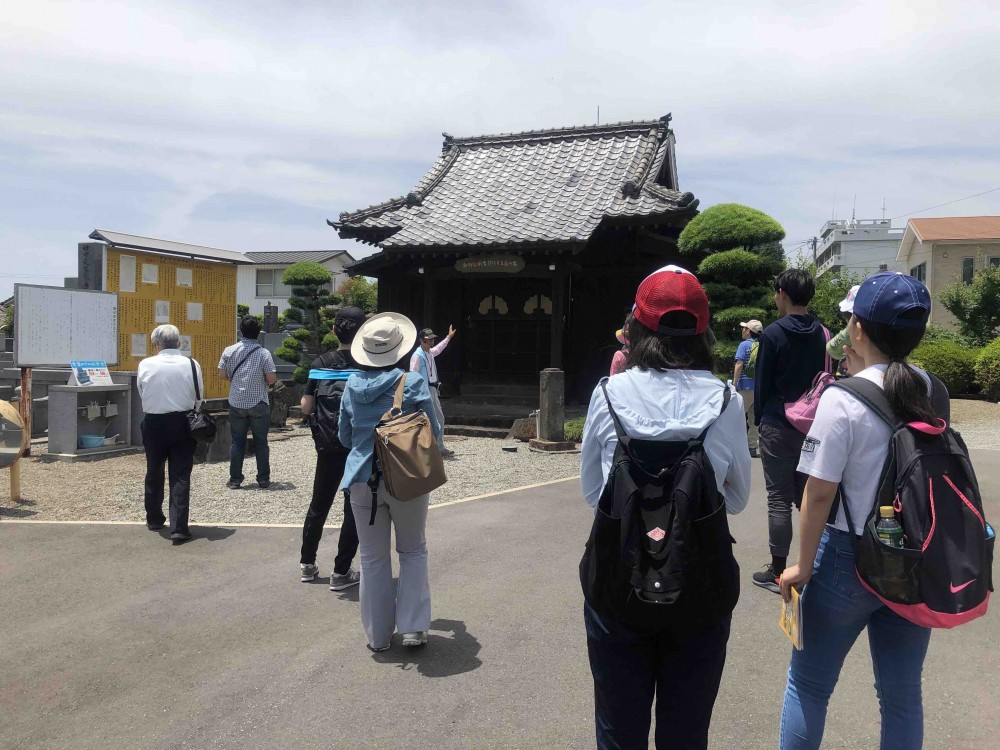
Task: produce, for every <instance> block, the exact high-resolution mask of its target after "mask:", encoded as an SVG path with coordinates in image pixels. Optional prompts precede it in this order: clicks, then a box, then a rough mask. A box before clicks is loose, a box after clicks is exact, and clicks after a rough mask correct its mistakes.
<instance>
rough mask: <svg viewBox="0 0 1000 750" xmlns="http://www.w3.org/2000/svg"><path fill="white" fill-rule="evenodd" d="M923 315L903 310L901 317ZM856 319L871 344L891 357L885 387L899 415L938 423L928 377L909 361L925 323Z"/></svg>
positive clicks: (883, 387) (910, 420)
mask: <svg viewBox="0 0 1000 750" xmlns="http://www.w3.org/2000/svg"><path fill="white" fill-rule="evenodd" d="M922 315H923V313H922V312H921V311H919V310H914V311H912V315H911V316H908V315H907V313H903V315H902V316H901V317H904V318H906V317H912V318H919V317H921V316H922ZM854 319H855V320H857V321H858V323H860V324H861V330H862V331H864V333H865V336H867V337H868V338H869V339H870V340H871V342H872V345H873V346H874V347H875V348H876V349H878V350H879V351H880V352H882V353H883V354H884V355H886V356H887V357H888V358H889V367H888V368H887V369H886V371H885V379H884V380H883V381H882V390H883V391H885V397H886V398H887V399H888V400H889V404H890V405H891V406H892V410H893V412H895V414H896V416H897V417H899V418H900V419H901V420H903V421H904V422H926V423H927V424H935V423H936V421H937V414H935V413H934V407H933V406H931V400H930V397H929V396H928V395H927V381H926V380H924V379H923V377H922V376H921V375H920V374H919V373H918V372H917V371H916V370H914V369H913V367H911V366H910V365H909V364H908V363H907V361H906V358H907V357H908V356H909V355H910V352H912V351H913V350H914V349H916V348H917V344H919V343H920V340H921V339H922V338H923V337H924V331H925V330H926V326H919V327H917V328H892V327H891V326H887V325H885V324H883V323H873V322H871V321H870V320H865V319H864V318H859V317H857V316H855V317H854Z"/></svg>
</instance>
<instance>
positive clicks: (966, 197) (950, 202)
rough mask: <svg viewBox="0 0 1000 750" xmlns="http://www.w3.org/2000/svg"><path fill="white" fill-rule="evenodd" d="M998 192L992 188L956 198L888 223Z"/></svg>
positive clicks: (897, 217)
mask: <svg viewBox="0 0 1000 750" xmlns="http://www.w3.org/2000/svg"><path fill="white" fill-rule="evenodd" d="M998 190H1000V187H995V188H992V189H991V190H984V191H983V192H981V193H976V194H975V195H967V196H965V197H964V198H956V199H955V200H953V201H948V202H947V203H938V204H937V205H936V206H928V207H927V208H921V209H920V210H919V211H910V213H908V214H900V215H899V216H893V217H892V218H891V219H889V221H895V220H896V219H902V218H903V217H904V216H913V214H922V213H923V212H924V211H930V210H931V209H934V208H941V207H942V206H950V205H951V204H952V203H961V202H962V201H967V200H969V199H970V198H978V197H979V196H980V195H986V194H988V193H995V192H996V191H998Z"/></svg>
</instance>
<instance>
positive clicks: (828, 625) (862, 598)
mask: <svg viewBox="0 0 1000 750" xmlns="http://www.w3.org/2000/svg"><path fill="white" fill-rule="evenodd" d="M866 627H867V628H868V642H869V645H870V646H871V654H872V669H873V671H874V673H875V692H876V693H877V695H878V700H879V710H880V712H881V714H882V736H881V744H880V747H881V748H883V750H886V749H887V748H893V749H894V750H911V749H919V748H920V747H921V746H922V744H923V740H924V708H923V700H922V697H921V693H920V675H921V672H922V671H923V668H924V657H925V656H926V655H927V646H928V644H929V643H930V639H931V631H930V629H929V628H922V627H919V626H918V625H914V624H913V623H912V622H910V621H909V620H904V619H903V618H902V617H900V616H899V615H897V614H895V613H894V612H892V611H891V610H890V609H889V608H888V607H886V606H885V605H883V604H882V602H881V601H880V600H879V599H878V598H876V596H875V595H874V594H872V593H870V592H869V591H868V590H867V589H865V588H864V586H862V585H861V582H860V581H859V580H858V576H857V573H856V572H855V569H854V547H853V542H852V538H851V535H850V534H848V533H847V532H845V531H838V530H837V529H833V528H831V527H829V526H828V527H827V528H826V530H825V531H824V532H823V539H822V541H821V542H820V545H819V552H818V553H817V555H816V563H815V565H814V566H813V577H812V579H810V581H809V583H808V584H806V587H805V589H804V590H803V592H802V628H803V636H804V643H803V645H804V648H803V650H802V651H793V652H792V664H791V666H790V667H789V668H788V686H787V687H786V688H785V704H784V706H783V708H782V711H781V750H807V749H811V748H818V747H819V746H820V742H821V741H822V740H823V728H824V725H825V724H826V709H827V705H828V704H829V702H830V696H831V695H832V694H833V688H834V686H835V685H836V684H837V678H838V677H839V676H840V669H841V667H842V666H843V665H844V659H845V658H847V653H848V652H849V651H850V650H851V647H852V646H853V645H854V641H856V640H857V638H858V636H859V635H861V631H862V630H864V629H865V628H866ZM850 720H851V718H850V717H845V721H850Z"/></svg>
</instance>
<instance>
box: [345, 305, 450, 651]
mask: <svg viewBox="0 0 1000 750" xmlns="http://www.w3.org/2000/svg"><path fill="white" fill-rule="evenodd" d="M416 340H417V329H416V327H415V326H414V325H413V323H412V322H410V320H409V318H407V317H406V316H405V315H399V314H398V313H388V312H387V313H381V314H379V315H375V316H373V317H371V318H369V319H368V320H367V321H365V323H364V324H363V325H362V326H361V328H360V329H359V330H358V332H357V334H356V335H355V337H354V341H353V342H352V343H351V356H352V357H353V358H354V361H355V362H357V363H358V366H359V367H360V369H361V372H360V373H359V374H357V375H352V376H351V377H350V379H349V380H348V381H347V388H346V389H345V391H344V396H343V400H342V401H341V406H340V425H339V428H340V442H341V443H343V444H344V445H346V446H349V447H350V449H351V452H350V454H349V455H348V457H347V464H346V466H345V468H344V478H343V480H342V481H341V483H340V488H341V489H343V490H350V493H351V506H352V509H353V510H354V517H355V518H358V519H362V518H369V517H371V516H372V491H371V488H370V487H369V486H368V479H369V478H370V477H371V474H372V455H373V453H374V449H375V425H376V424H377V423H378V422H379V420H380V419H381V418H382V415H383V414H385V413H386V412H387V411H389V409H390V408H391V407H392V400H393V395H394V392H395V389H396V386H397V385H398V383H399V379H400V378H402V377H405V378H406V384H405V386H404V390H403V413H404V414H408V413H412V412H414V411H416V410H417V409H421V410H423V411H424V412H425V413H426V414H427V417H428V419H429V420H430V422H431V426H432V427H433V428H434V434H435V436H437V435H439V434H440V432H441V425H440V423H439V422H438V419H437V417H436V416H435V413H434V405H433V402H432V401H431V394H430V390H429V389H428V386H427V381H426V380H425V379H424V377H423V376H422V375H420V373H416V372H409V373H408V372H405V371H404V370H403V369H401V368H399V367H397V366H396V365H397V363H398V362H399V361H400V360H401V359H402V358H403V357H405V356H406V355H408V354H409V353H410V350H412V349H413V345H414V343H415V342H416ZM429 502H430V495H422V496H420V497H416V498H413V499H412V500H408V501H407V502H405V503H404V502H400V501H399V500H397V499H396V498H394V497H393V496H392V495H390V494H389V492H388V491H387V490H386V488H385V485H384V484H380V485H379V488H378V500H377V506H376V509H375V515H374V522H373V523H371V524H367V523H364V522H362V523H359V524H358V538H359V540H360V543H361V544H360V546H361V623H362V625H363V626H364V629H365V634H366V635H367V636H368V648H369V649H371V650H372V651H385V650H386V649H388V648H389V646H390V645H391V641H392V634H393V632H394V631H396V630H398V631H399V632H400V633H401V634H402V636H403V645H404V646H421V645H423V644H424V643H426V642H427V629H428V628H429V627H430V622H431V592H430V584H429V583H428V579H427V541H426V537H425V534H424V530H425V527H426V525H427V506H428V504H429ZM390 526H391V527H394V528H395V530H396V551H397V552H398V553H399V586H398V587H397V588H396V590H394V588H393V584H392V553H391V551H390V547H389V542H390V531H391V528H390Z"/></svg>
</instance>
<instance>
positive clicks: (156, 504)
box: [142, 411, 196, 534]
mask: <svg viewBox="0 0 1000 750" xmlns="http://www.w3.org/2000/svg"><path fill="white" fill-rule="evenodd" d="M142 444H143V446H145V449H146V523H150V524H161V523H164V522H165V521H166V519H165V518H164V517H163V479H164V467H165V466H166V465H167V464H169V466H170V531H171V533H181V534H186V533H188V510H189V505H190V502H191V468H192V467H193V466H194V449H195V446H196V443H195V440H194V438H193V437H191V434H190V433H189V432H188V421H187V414H186V413H184V412H180V411H177V412H171V413H170V414H147V415H145V416H144V417H143V418H142Z"/></svg>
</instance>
